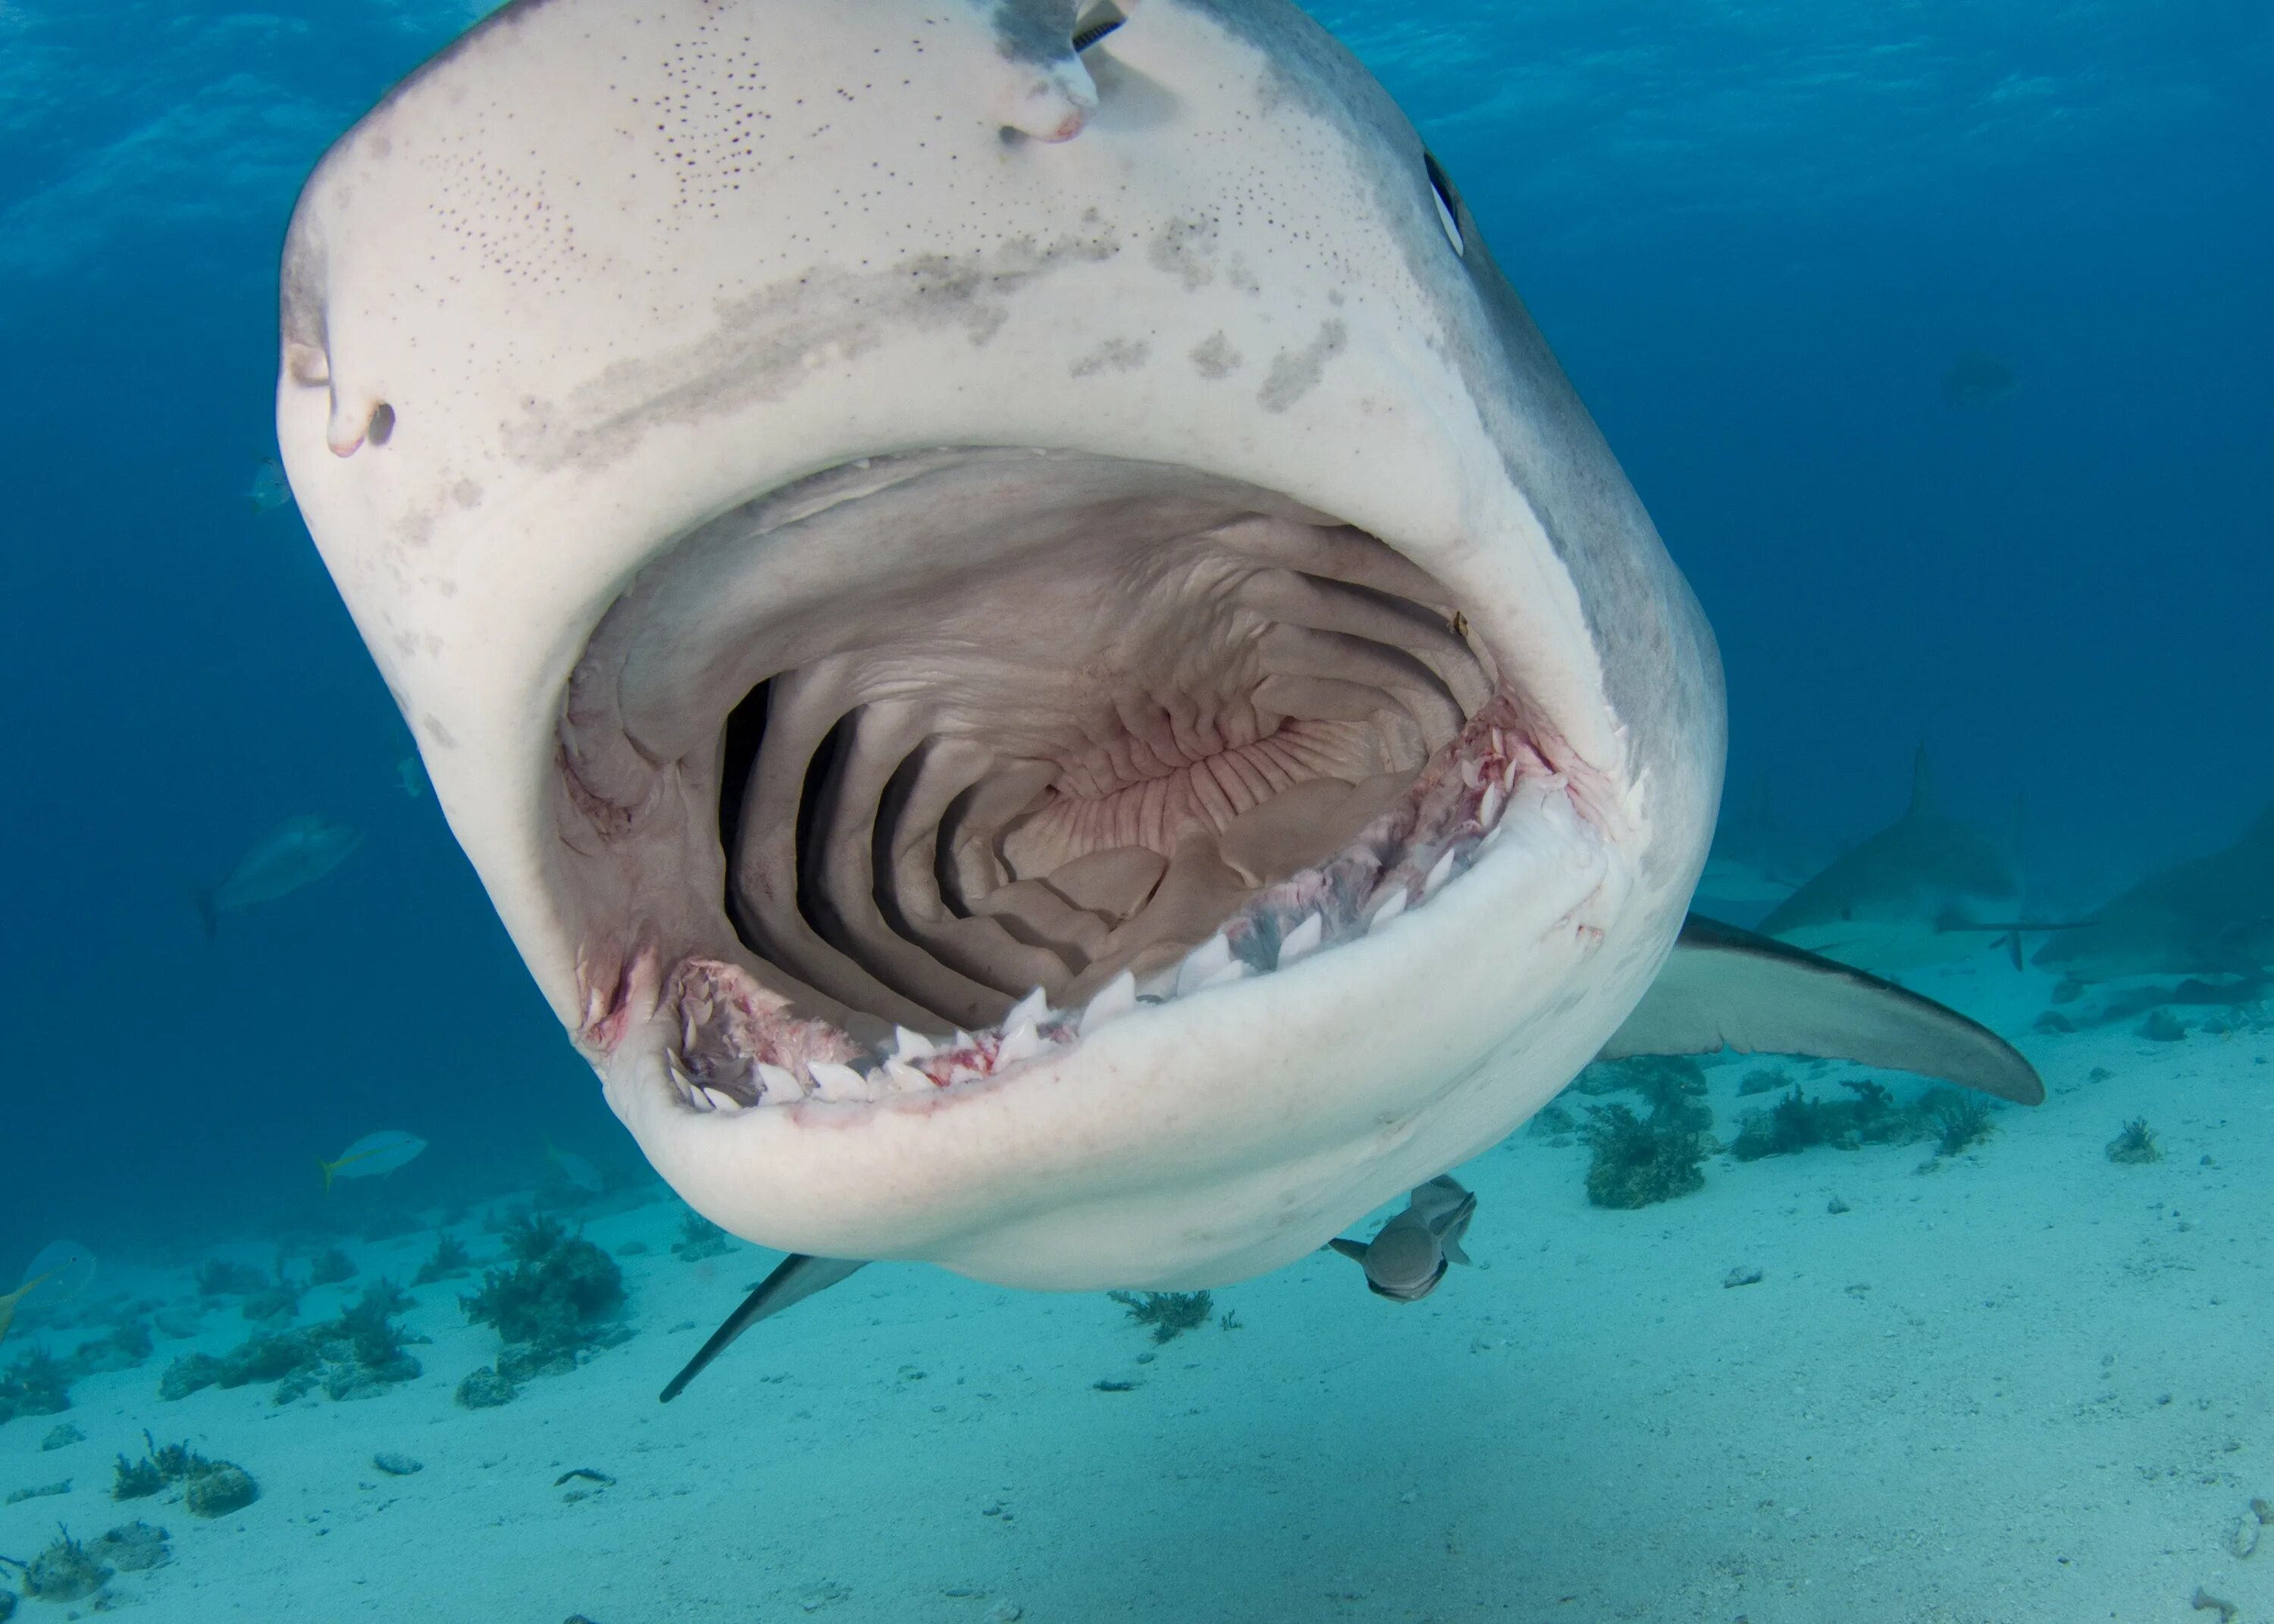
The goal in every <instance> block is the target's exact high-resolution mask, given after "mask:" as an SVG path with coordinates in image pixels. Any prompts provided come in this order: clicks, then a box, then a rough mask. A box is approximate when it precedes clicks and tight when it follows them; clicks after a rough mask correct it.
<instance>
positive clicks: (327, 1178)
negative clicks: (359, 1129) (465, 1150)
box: [316, 1128, 426, 1194]
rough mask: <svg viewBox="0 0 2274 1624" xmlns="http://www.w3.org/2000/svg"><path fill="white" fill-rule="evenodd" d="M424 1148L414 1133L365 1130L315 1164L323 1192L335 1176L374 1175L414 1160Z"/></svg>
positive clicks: (393, 1130)
mask: <svg viewBox="0 0 2274 1624" xmlns="http://www.w3.org/2000/svg"><path fill="white" fill-rule="evenodd" d="M425 1148H426V1141H425V1139H420V1138H419V1137H418V1135H417V1134H415V1133H404V1132H401V1131H400V1130H398V1129H392V1128H390V1129H388V1130H386V1131H384V1132H379V1133H366V1134H365V1135H364V1136H363V1137H362V1138H361V1139H358V1140H357V1141H356V1142H355V1143H354V1144H352V1145H350V1146H349V1147H347V1148H346V1149H345V1150H343V1151H342V1152H340V1154H338V1155H336V1156H335V1157H334V1158H333V1159H332V1160H331V1161H329V1162H322V1161H320V1162H317V1163H316V1165H317V1166H318V1167H320V1168H321V1169H324V1192H325V1193H326V1194H329V1193H330V1192H331V1188H332V1181H333V1180H334V1179H335V1178H377V1177H380V1176H381V1175H382V1174H387V1173H392V1172H394V1171H395V1169H397V1168H399V1167H402V1166H403V1165H405V1164H406V1163H408V1162H411V1161H414V1160H415V1159H417V1157H418V1154H419V1153H420V1152H421V1151H423V1150H425Z"/></svg>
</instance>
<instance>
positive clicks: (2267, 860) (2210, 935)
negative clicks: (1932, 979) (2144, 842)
mask: <svg viewBox="0 0 2274 1624" xmlns="http://www.w3.org/2000/svg"><path fill="white" fill-rule="evenodd" d="M2035 962H2037V963H2038V964H2041V965H2044V966H2047V967H2048V968H2051V969H2055V970H2059V971H2062V972H2065V973H2066V974H2069V975H2072V976H2074V977H2075V978H2076V979H2077V980H2079V981H2106V980H2109V979H2111V978H2112V977H2116V976H2125V975H2233V976H2240V977H2243V978H2245V979H2246V980H2254V979H2256V978H2259V977H2262V976H2263V975H2264V974H2266V972H2267V971H2268V970H2269V969H2270V968H2274V806H2269V807H2267V808H2265V809H2264V810H2263V811H2261V812H2260V813H2259V814H2258V816H2257V817H2256V818H2255V819H2253V820H2252V822H2251V824H2250V827H2249V828H2248V829H2246V830H2245V831H2243V833H2242V837H2241V838H2240V839H2238V840H2236V841H2235V842H2234V844H2233V845H2232V846H2227V847H2225V849H2223V850H2220V851H2217V852H2213V853H2210V855H2209V856H2207V857H2196V858H2191V859H2189V860H2188V861H2185V862H2180V863H2174V864H2172V866H2171V867H2170V868H2165V869H2163V870H2161V871H2159V872H2157V873H2156V874H2152V875H2150V876H2148V877H2147V878H2146V879H2144V880H2142V881H2141V882H2140V883H2138V884H2136V885H2135V886H2133V887H2132V888H2131V889H2130V890H2128V891H2125V892H2124V893H2123V894H2122V895H2120V896H2119V897H2116V898H2113V899H2112V900H2111V901H2110V902H2109V903H2108V905H2107V906H2105V907H2103V908H2101V909H2099V910H2098V911H2097V914H2096V916H2095V918H2094V921H2093V922H2092V923H2090V924H2089V925H2086V926H2083V927H2082V928H2080V929H2075V930H2072V931H2067V932H2065V933H2064V934H2062V935H2060V936H2056V937H2054V938H2053V939H2052V941H2050V942H2048V943H2046V944H2045V945H2044V947H2042V948H2040V949H2039V950H2038V951H2037V959H2036V961H2035Z"/></svg>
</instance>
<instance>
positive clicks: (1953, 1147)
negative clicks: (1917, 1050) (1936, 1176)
mask: <svg viewBox="0 0 2274 1624" xmlns="http://www.w3.org/2000/svg"><path fill="white" fill-rule="evenodd" d="M1930 1100H1931V1115H1932V1116H1933V1117H1934V1122H1935V1139H1934V1147H1935V1152H1936V1154H1939V1155H1945V1156H1954V1155H1956V1154H1958V1153H1959V1152H1960V1151H1962V1150H1964V1149H1966V1148H1967V1147H1969V1146H1970V1145H1978V1144H1980V1143H1981V1142H1982V1141H1983V1140H1984V1139H1988V1138H1989V1137H1990V1136H1991V1134H1992V1133H1994V1132H1997V1129H1996V1127H1995V1126H1994V1125H1993V1124H1992V1122H1991V1120H1990V1101H1987V1100H1985V1099H1984V1098H1983V1097H1982V1096H1981V1095H1980V1094H1952V1093H1950V1092H1949V1091H1947V1090H1937V1091H1936V1093H1935V1094H1932V1095H1931V1096H1930Z"/></svg>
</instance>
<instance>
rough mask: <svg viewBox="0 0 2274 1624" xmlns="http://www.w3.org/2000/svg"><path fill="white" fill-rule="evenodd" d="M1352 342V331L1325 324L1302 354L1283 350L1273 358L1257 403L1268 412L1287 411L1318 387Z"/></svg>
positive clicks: (1333, 323)
mask: <svg viewBox="0 0 2274 1624" xmlns="http://www.w3.org/2000/svg"><path fill="white" fill-rule="evenodd" d="M1349 342H1350V329H1349V328H1348V327H1344V325H1343V324H1342V323H1341V322H1340V321H1322V322H1321V323H1320V324H1319V331H1318V335H1317V336H1316V337H1314V339H1312V340H1311V342H1309V343H1307V344H1306V345H1304V346H1303V347H1302V348H1301V349H1300V350H1281V351H1280V352H1279V353H1278V354H1277V355H1276V356H1274V357H1272V358H1271V370H1270V371H1269V372H1266V373H1265V374H1264V375H1263V387H1261V388H1260V389H1258V390H1257V391H1256V392H1255V399H1256V402H1257V403H1258V404H1260V405H1261V407H1262V408H1263V410H1266V411H1284V410H1287V408H1289V407H1290V406H1292V405H1293V404H1294V403H1295V402H1297V401H1299V400H1301V399H1302V398H1303V397H1304V396H1305V395H1308V394H1309V393H1310V392H1311V391H1312V390H1313V389H1315V388H1316V387H1318V385H1319V380H1320V379H1321V377H1322V376H1324V375H1325V372H1326V370H1327V363H1328V362H1329V361H1330V360H1332V359H1333V358H1334V357H1336V356H1338V355H1340V354H1341V353H1342V352H1343V350H1344V346H1345V345H1347V344H1348V343H1349Z"/></svg>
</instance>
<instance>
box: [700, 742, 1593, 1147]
mask: <svg viewBox="0 0 2274 1624" xmlns="http://www.w3.org/2000/svg"><path fill="white" fill-rule="evenodd" d="M1488 709H1489V710H1491V711H1495V713H1497V714H1498V715H1500V716H1502V718H1509V717H1510V716H1513V715H1514V714H1515V712H1514V711H1512V710H1511V708H1510V706H1509V705H1507V704H1505V703H1500V702H1495V703H1493V704H1492V705H1491V706H1488ZM1447 748H1448V750H1449V752H1450V753H1449V755H1445V756H1440V757H1438V758H1437V760H1436V762H1435V763H1434V764H1433V765H1432V766H1430V767H1429V768H1427V769H1425V770H1424V771H1423V773H1422V774H1421V775H1420V777H1419V778H1417V779H1416V780H1415V786H1414V788H1413V790H1412V798H1411V800H1410V801H1408V802H1407V803H1406V804H1405V805H1404V807H1403V808H1399V809H1397V810H1395V811H1393V812H1391V813H1385V814H1384V815H1383V816H1382V818H1381V819H1378V820H1377V822H1376V823H1374V824H1372V825H1369V826H1368V828H1367V830H1366V831H1361V832H1360V834H1359V836H1358V837H1357V838H1355V839H1354V840H1353V842H1352V844H1351V845H1350V846H1346V847H1345V848H1344V851H1343V852H1342V853H1339V854H1338V855H1337V856H1335V857H1331V858H1329V859H1324V860H1322V861H1321V862H1320V863H1319V864H1318V865H1316V866H1315V867H1314V868H1308V869H1305V870H1303V871H1301V872H1300V873H1299V874H1296V875H1293V876H1288V877H1286V878H1284V879H1281V880H1279V881H1277V882H1276V883H1272V884H1270V885H1267V886H1265V887H1263V888H1261V889H1260V890H1258V891H1255V892H1254V893H1253V894H1252V895H1251V896H1250V898H1249V899H1248V901H1247V904H1246V906H1245V907H1244V908H1243V909H1242V910H1241V912H1240V913H1239V914H1235V915H1234V916H1233V917H1232V918H1231V919H1230V920H1228V921H1225V923H1224V927H1223V928H1222V929H1218V930H1216V932H1215V933H1214V934H1212V935H1210V936H1209V937H1208V939H1207V940H1206V941H1204V942H1202V943H1201V944H1199V945H1198V946H1197V947H1194V948H1193V949H1192V950H1191V951H1188V952H1186V954H1185V955H1184V957H1183V958H1182V959H1180V960H1178V961H1176V962H1174V963H1173V964H1169V965H1163V966H1159V967H1157V968H1154V969H1150V970H1148V972H1147V973H1146V974H1145V976H1144V977H1143V979H1142V980H1141V979H1140V978H1139V976H1138V975H1137V974H1136V973H1135V972H1134V971H1133V970H1131V969H1124V970H1122V971H1120V972H1119V973H1118V974H1116V975H1114V976H1113V977H1112V978H1111V980H1110V981H1106V982H1105V983H1104V985H1103V986H1102V987H1100V988H1099V989H1097V990H1096V992H1095V993H1093V994H1092V995H1091V996H1090V997H1089V999H1088V1002H1087V1003H1086V1004H1083V1005H1082V1007H1081V1010H1080V1011H1078V1012H1076V1011H1053V1010H1052V1009H1051V1007H1050V995H1049V993H1048V991H1047V990H1046V989H1043V988H1042V987H1035V988H1034V989H1032V990H1030V991H1029V992H1028V994H1027V995H1026V996H1024V997H1023V998H1020V1000H1019V1001H1018V1003H1017V1004H1014V1005H1013V1007H1012V1008H1011V1010H1010V1011H1009V1012H1008V1013H1006V1014H1005V1016H1004V1017H1003V1019H1002V1020H1001V1021H999V1022H998V1023H997V1024H996V1025H994V1026H990V1027H989V1028H987V1029H986V1030H985V1031H983V1032H980V1033H976V1034H974V1033H971V1032H966V1031H961V1030H958V1031H956V1032H954V1033H953V1034H952V1035H950V1036H946V1037H930V1036H927V1035H925V1034H922V1033H920V1032H915V1031H912V1030H910V1029H909V1028H907V1027H906V1026H894V1027H893V1028H892V1039H891V1041H890V1042H889V1043H888V1044H881V1045H878V1046H877V1048H875V1049H872V1050H871V1051H870V1056H869V1057H868V1058H866V1059H862V1060H861V1061H860V1067H859V1068H856V1067H855V1065H852V1064H846V1063H845V1062H846V1060H847V1059H851V1058H856V1057H857V1050H856V1049H855V1048H854V1047H853V1046H851V1045H850V1044H849V1042H847V1040H845V1038H844V1034H842V1033H841V1032H836V1031H834V1030H833V1029H830V1028H825V1027H822V1026H821V1023H817V1022H814V1023H804V1024H803V1026H802V1027H800V1026H798V1023H796V1022H794V1021H793V1022H792V1023H790V1024H791V1026H793V1027H794V1028H796V1036H795V1039H794V1041H785V1042H782V1043H781V1044H779V1046H776V1045H775V1044H774V1043H773V1041H772V1040H767V1041H761V1042H760V1043H758V1044H757V1045H755V1047H757V1049H758V1052H759V1053H763V1054H766V1055H768V1056H769V1057H768V1058H766V1059H757V1058H756V1057H755V1056H752V1057H751V1058H749V1059H747V1060H744V1061H742V1062H741V1064H744V1065H746V1066H748V1067H749V1070H748V1071H745V1072H743V1073H742V1079H741V1080H739V1081H737V1080H734V1079H724V1086H719V1084H715V1083H712V1082H698V1081H697V1077H698V1076H704V1077H712V1078H716V1077H718V1075H719V1074H718V1073H717V1072H716V1071H712V1070H710V1069H709V1065H708V1064H707V1063H706V1065H704V1066H697V1065H692V1064H689V1063H688V1062H687V1060H686V1059H685V1058H684V1056H688V1055H690V1054H695V1053H697V1052H698V1044H701V1045H703V1046H704V1047H703V1048H702V1049H701V1052H703V1053H704V1054H705V1055H706V1056H717V1055H718V1054H719V1050H720V1048H721V1045H720V1044H719V1035H718V1033H717V1032H716V1030H715V1029H714V1026H713V1023H714V1021H717V1020H720V1019H726V1018H727V1016H728V1015H729V1014H730V1011H729V1004H730V1003H731V1000H729V999H727V995H725V994H723V993H719V992H718V991H717V989H716V988H715V987H711V988H706V989H704V990H703V991H702V992H700V993H699V994H694V995H690V996H685V997H684V998H683V1000H682V1002H681V1004H680V1006H679V1008H678V1009H677V1010H676V1011H674V1013H675V1014H676V1016H677V1025H678V1027H679V1033H678V1037H679V1047H678V1048H677V1049H666V1086H668V1088H669V1089H670V1091H671V1093H672V1094H674V1096H675V1098H676V1099H677V1100H678V1101H679V1102H680V1103H681V1105H682V1106H684V1107H685V1108H686V1109H688V1110H689V1111H692V1112H696V1113H698V1114H702V1115H706V1116H712V1115H719V1114H725V1115H728V1116H733V1115H737V1114H740V1113H742V1112H745V1111H748V1110H749V1109H753V1108H754V1107H755V1106H759V1105H766V1106H781V1105H793V1104H795V1103H796V1102H798V1101H802V1100H806V1099H813V1100H818V1101H825V1102H828V1103H832V1104H836V1103H876V1102H880V1101H888V1100H891V1099H892V1098H895V1097H898V1096H902V1095H911V1094H925V1095H930V1094H938V1093H940V1092H941V1091H943V1090H945V1089H952V1088H954V1087H956V1086H959V1085H960V1084H964V1083H968V1082H974V1081H978V1080H982V1079H986V1078H989V1077H991V1076H994V1075H996V1074H998V1073H999V1072H1002V1071H1006V1070H1008V1069H1010V1068H1012V1067H1014V1066H1018V1065H1020V1064H1028V1063H1032V1062H1036V1061H1043V1060H1046V1059H1048V1058H1049V1057H1050V1056H1052V1055H1054V1054H1056V1053H1058V1051H1060V1050H1062V1049H1068V1048H1071V1047H1072V1046H1073V1045H1074V1044H1077V1043H1080V1042H1081V1041H1083V1040H1084V1039H1086V1038H1088V1037H1090V1036H1093V1035H1094V1034H1096V1033H1097V1032H1098V1031H1099V1030H1100V1029H1101V1028H1103V1027H1104V1026H1108V1025H1110V1024H1111V1023H1112V1022H1114V1021H1117V1020H1120V1019H1125V1018H1126V1017H1127V1016H1129V1015H1131V1014H1133V1013H1134V1012H1136V1011H1137V1010H1138V1009H1139V1007H1140V1006H1141V1005H1143V1004H1161V1003H1164V1002H1167V1001H1169V1000H1171V999H1174V998H1180V997H1186V996H1190V995H1192V994H1193V993H1198V992H1206V991H1209V990H1210V989H1215V988H1220V987H1228V986H1231V985H1232V984H1233V983H1235V982H1239V981H1246V980H1248V979H1250V978H1252V977H1254V976H1258V975H1269V974H1276V973H1277V972H1278V971H1281V970H1284V969H1287V968H1289V967H1290V966H1294V965H1297V964H1299V963H1301V962H1302V961H1303V960H1305V959H1309V958H1311V957H1313V956H1314V955H1315V954H1317V953H1319V952H1320V951H1322V950H1323V949H1326V948H1329V947H1332V946H1335V945H1336V944H1339V943H1344V942H1349V941H1353V940H1355V939H1357V938H1359V937H1360V936H1368V935H1371V934H1373V933H1374V932H1376V931H1380V930H1383V929H1387V928H1388V927H1389V926H1390V925H1392V924H1394V923H1396V922H1397V920H1398V919H1399V918H1400V917H1402V916H1403V915H1404V914H1406V913H1407V912H1409V911H1410V910H1412V909H1414V908H1419V907H1426V906H1427V905H1428V904H1429V903H1430V902H1431V901H1432V900H1433V899H1434V898H1435V897H1436V896H1437V894H1438V893H1439V892H1440V891H1443V890H1444V889H1445V887H1446V886H1447V885H1449V884H1450V883H1453V881H1454V880H1455V878H1456V877H1457V876H1458V875H1460V874H1462V873H1464V872H1465V871H1466V870H1467V869H1468V868H1471V867H1472V866H1473V865H1474V864H1475V863H1476V862H1477V861H1478V860H1479V859H1480V857H1481V856H1482V855H1483V854H1484V853H1486V852H1487V851H1488V850H1490V849H1491V848H1492V847H1493V846H1495V844H1497V843H1498V842H1499V840H1500V839H1501V838H1502V836H1503V835H1504V834H1505V833H1506V832H1507V831H1508V826H1509V822H1510V818H1509V815H1510V813H1511V812H1514V811H1517V809H1518V808H1519V807H1520V808H1521V809H1522V811H1523V812H1524V814H1525V818H1526V819H1527V825H1526V838H1527V839H1529V838H1530V837H1531V834H1532V831H1534V830H1536V829H1544V830H1545V831H1548V832H1549V833H1550V834H1551V835H1553V836H1554V837H1556V838H1566V839H1579V840H1592V839H1594V838H1600V837H1598V836H1597V835H1595V834H1594V832H1593V831H1592V830H1591V828H1590V827H1589V824H1588V817H1587V812H1586V810H1585V804H1584V803H1583V801H1582V800H1581V795H1580V793H1579V792H1577V791H1575V789H1574V788H1573V786H1572V784H1571V782H1570V777H1569V776H1568V774H1567V773H1565V772H1562V771H1555V768H1554V767H1553V766H1552V765H1551V763H1550V762H1549V761H1548V759H1547V756H1544V755H1543V754H1542V752H1541V750H1540V748H1536V747H1535V746H1534V745H1533V744H1532V742H1531V741H1530V740H1529V739H1528V738H1527V737H1525V736H1524V735H1523V734H1521V733H1518V732H1517V731H1516V730H1515V729H1514V728H1513V727H1512V726H1510V727H1503V726H1498V725H1493V724H1490V723H1487V721H1486V720H1485V719H1484V718H1482V717H1480V718H1474V719H1472V721H1471V722H1470V724H1469V725H1468V726H1467V727H1466V728H1465V730H1464V732H1463V733H1462V734H1461V736H1460V737H1459V739H1458V740H1457V741H1455V743H1454V744H1453V745H1451V746H1449V747H1447ZM1425 857H1426V858H1427V860H1428V867H1427V868H1426V869H1422V868H1419V867H1418V865H1419V863H1420V862H1421V861H1423V859H1424V858H1425ZM1368 904H1370V905H1371V911H1370V912H1369V911H1368V906H1367V905H1368ZM666 1019H669V1017H666ZM817 1041H818V1043H819V1045H820V1052H821V1053H823V1054H825V1055H826V1054H829V1053H832V1052H834V1053H836V1054H837V1055H839V1056H841V1057H840V1058H839V1059H826V1058H823V1059H813V1058H810V1057H809V1056H811V1055H812V1054H813V1053H814V1052H815V1047H816V1043H817ZM839 1044H843V1045H845V1046H844V1047H834V1046H835V1045H839ZM726 1052H727V1055H728V1056H734V1055H735V1054H736V1053H738V1052H747V1050H746V1049H738V1048H737V1046H735V1045H734V1044H728V1045H727V1046H726ZM862 1068H865V1069H862ZM753 1091H754V1092H755V1098H754V1099H752V1100H750V1101H749V1103H745V1098H746V1097H747V1096H749V1095H750V1094H752V1093H753Z"/></svg>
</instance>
